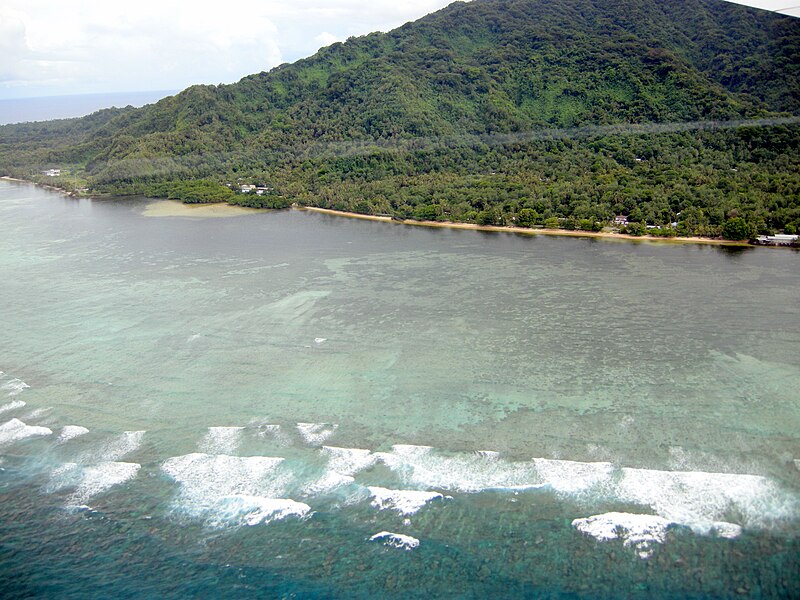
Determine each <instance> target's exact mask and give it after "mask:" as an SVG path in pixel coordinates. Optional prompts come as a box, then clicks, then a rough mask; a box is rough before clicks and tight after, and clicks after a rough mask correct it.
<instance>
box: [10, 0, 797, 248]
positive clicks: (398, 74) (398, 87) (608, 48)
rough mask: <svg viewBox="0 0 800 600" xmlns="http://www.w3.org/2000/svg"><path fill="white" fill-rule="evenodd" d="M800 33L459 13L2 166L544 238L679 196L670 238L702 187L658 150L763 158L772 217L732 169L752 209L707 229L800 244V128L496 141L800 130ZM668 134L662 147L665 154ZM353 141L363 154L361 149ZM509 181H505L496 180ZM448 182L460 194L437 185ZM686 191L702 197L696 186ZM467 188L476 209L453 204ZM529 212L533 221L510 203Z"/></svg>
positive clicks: (636, 5)
mask: <svg viewBox="0 0 800 600" xmlns="http://www.w3.org/2000/svg"><path fill="white" fill-rule="evenodd" d="M798 23H800V21H798V20H797V19H794V18H792V17H784V16H780V15H774V14H771V13H765V12H764V11H758V10H756V9H750V8H747V7H743V6H740V5H735V4H729V3H725V2H719V1H717V0H671V1H669V2H666V3H656V2H633V1H631V0H594V1H593V0H559V1H558V2H555V3H552V2H551V3H547V2H541V1H537V0H473V2H470V3H463V2H456V3H454V4H451V5H450V6H448V7H446V8H444V9H442V10H440V11H437V12H435V13H432V14H430V15H427V16H425V17H423V18H422V19H420V20H418V21H415V22H411V23H407V24H405V25H403V26H402V27H400V28H398V29H395V30H393V31H391V32H388V33H373V34H369V35H367V36H362V37H359V38H353V39H351V40H348V42H346V43H337V44H333V45H332V46H329V47H327V48H323V49H321V50H320V51H319V52H318V53H317V54H315V55H314V56H312V57H309V58H307V59H302V60H300V61H297V62H295V63H293V64H291V65H282V66H280V67H277V68H275V69H273V70H271V71H269V72H262V73H258V74H254V75H249V76H246V77H244V78H242V80H240V81H239V82H237V83H235V84H229V85H220V86H192V87H191V88H188V89H187V90H184V91H183V92H181V93H180V94H177V95H176V96H171V97H168V98H165V99H163V100H161V101H159V102H158V103H156V104H154V105H150V106H147V107H144V108H141V109H133V110H125V109H122V110H116V111H110V112H101V113H97V114H95V115H92V116H91V117H87V118H85V119H81V120H76V121H68V122H58V123H56V124H51V125H41V126H36V125H29V126H27V127H25V126H20V127H16V128H14V127H11V128H0V170H4V171H6V172H7V173H9V174H15V175H20V174H21V171H24V170H26V169H27V172H30V171H31V170H34V169H36V168H41V167H44V166H48V165H50V166H55V165H62V164H67V165H69V166H70V167H71V168H72V170H73V171H74V172H76V173H78V174H79V179H80V180H81V181H85V182H86V184H87V185H89V186H91V187H92V188H94V189H97V190H101V191H107V192H112V193H122V192H134V193H135V192H140V193H141V192H148V191H150V192H153V191H154V190H153V189H152V187H153V185H154V184H159V185H160V187H158V189H157V190H155V191H157V192H158V193H162V194H163V193H166V195H169V193H170V189H169V186H168V185H167V187H164V184H165V183H168V182H169V181H170V180H186V179H191V180H195V179H211V180H214V181H217V182H218V183H223V182H225V181H228V182H236V181H238V180H239V178H242V179H246V180H248V181H261V182H268V183H270V184H272V187H275V188H276V189H278V190H279V191H280V192H281V195H283V196H284V197H286V198H290V199H291V200H293V201H299V202H301V203H305V204H313V205H319V206H322V207H327V208H340V209H345V210H357V211H358V212H375V213H385V214H392V215H395V216H401V217H417V216H419V217H422V216H425V217H431V216H432V217H434V218H441V219H445V218H447V219H454V220H467V221H470V220H472V221H475V220H477V219H478V216H479V214H481V213H486V212H487V211H488V212H489V213H490V214H489V216H487V215H486V214H482V215H481V219H482V220H487V219H488V220H491V221H492V222H495V223H499V222H508V221H513V222H518V221H517V219H518V216H519V212H520V211H521V210H522V209H523V208H529V209H530V210H533V211H534V212H535V213H536V215H537V216H536V218H535V219H534V221H535V222H543V221H544V220H546V219H547V218H557V219H563V220H569V219H572V220H573V221H575V220H576V219H578V220H586V219H588V220H591V221H592V222H595V221H602V220H607V219H608V218H609V216H610V215H611V213H614V212H617V211H620V212H624V213H625V214H630V213H634V216H635V217H636V216H638V214H637V213H636V209H638V208H642V206H640V205H643V204H649V203H651V202H650V201H649V200H647V196H648V195H649V196H653V191H654V190H655V191H658V194H657V195H659V196H662V195H667V196H669V197H667V198H663V199H659V202H658V203H660V204H663V203H664V202H666V203H667V204H668V205H669V209H665V208H663V207H662V208H655V207H653V206H649V205H648V206H644V209H645V210H644V211H640V212H643V215H642V220H643V221H645V222H648V223H650V222H653V223H655V222H656V221H659V224H663V223H664V222H666V219H667V218H669V222H672V220H673V219H675V218H676V216H677V214H676V213H678V212H682V211H680V202H673V201H672V200H671V199H670V197H672V196H675V193H676V191H681V192H682V194H683V195H686V193H690V192H691V187H692V185H691V184H690V182H691V180H695V181H696V180H697V177H696V175H697V174H696V173H694V172H692V173H680V174H678V175H677V178H676V181H675V183H676V185H672V186H670V185H667V184H664V183H658V181H655V182H649V181H648V180H649V179H652V177H650V176H649V175H648V177H644V178H643V177H642V176H641V175H636V170H637V169H639V170H641V169H640V167H641V166H642V165H637V164H636V161H635V160H634V159H635V158H637V156H629V155H635V154H637V153H638V154H642V155H645V156H646V155H648V154H649V155H651V157H652V156H653V155H654V151H655V155H659V151H657V150H658V149H657V148H653V144H654V143H655V145H656V146H661V151H660V154H661V155H663V156H662V158H664V157H666V158H668V159H669V160H668V161H667V162H671V163H675V164H674V165H671V166H674V167H676V168H678V169H680V168H682V167H681V160H683V159H681V156H683V157H684V158H685V157H686V156H689V155H694V157H693V158H692V160H693V161H694V162H693V164H692V166H693V168H692V169H690V170H691V171H703V170H705V167H707V166H708V164H714V163H715V162H720V161H721V162H724V163H730V166H729V167H728V170H729V172H731V171H730V169H733V168H737V169H738V167H737V166H736V164H738V163H739V162H742V160H741V159H742V158H747V160H745V161H744V162H745V163H747V165H748V166H747V167H746V168H744V169H743V170H744V171H745V172H750V173H751V175H753V176H755V177H754V179H755V180H758V179H759V177H762V176H766V177H767V178H768V179H769V180H770V181H769V183H765V184H764V185H761V187H760V188H759V187H758V186H756V192H758V195H759V196H760V200H759V202H758V204H759V206H753V207H749V206H747V203H745V202H743V201H742V198H741V196H742V192H741V191H740V190H737V189H736V188H737V186H736V185H735V183H734V184H731V183H730V182H727V179H728V177H727V176H724V175H723V174H719V173H712V174H711V175H710V176H711V177H712V178H713V179H714V181H713V182H712V183H713V186H712V187H714V188H716V189H724V188H726V187H733V188H734V189H733V190H731V191H732V192H736V193H733V194H731V193H728V194H727V195H725V194H723V196H724V197H720V198H712V199H711V200H705V201H703V202H701V203H699V204H700V207H699V208H701V209H704V208H710V207H705V206H703V205H707V204H709V202H711V204H713V205H714V206H713V208H714V210H716V211H717V212H718V213H719V211H720V210H721V211H722V216H721V217H720V215H719V214H717V215H716V216H713V217H712V216H711V214H710V212H709V211H706V214H704V215H703V218H700V219H699V220H700V221H702V223H699V224H697V227H701V228H702V227H706V228H709V227H710V228H713V227H717V228H719V227H721V226H722V225H723V224H724V222H725V221H726V220H728V219H729V218H736V217H737V216H738V214H739V213H747V215H746V216H747V220H748V222H749V223H750V224H751V229H752V230H753V232H755V231H756V230H759V229H760V230H764V231H766V230H774V229H784V228H785V227H786V226H787V225H789V226H790V229H791V228H792V226H793V225H792V224H794V223H795V222H797V223H796V225H794V226H795V227H797V226H800V220H798V219H800V215H798V214H797V206H796V204H797V201H796V191H797V189H798V188H797V185H798V182H797V181H796V178H795V179H792V178H791V177H790V180H791V181H790V183H789V185H788V190H789V193H788V196H789V200H790V201H789V202H788V205H787V206H783V205H784V204H787V202H785V200H786V196H787V194H786V193H784V192H781V193H779V194H776V192H774V191H773V192H770V191H769V190H770V189H772V188H776V187H780V186H778V185H777V183H776V181H773V180H774V179H776V178H777V179H781V181H782V183H781V185H783V186H784V187H785V184H786V182H785V181H783V178H781V177H778V175H780V173H777V171H778V167H777V166H776V165H774V164H772V163H774V162H775V161H776V160H778V162H781V161H783V160H784V158H785V159H787V160H789V163H792V161H793V160H794V159H793V158H792V157H793V156H796V147H797V137H798V136H797V126H796V125H792V124H789V125H786V124H784V125H781V126H780V127H779V128H778V129H775V128H772V129H771V130H769V134H768V135H767V134H766V133H765V132H766V130H764V129H761V130H759V131H758V132H748V133H747V138H748V139H747V140H742V139H741V135H739V134H738V133H736V132H735V131H728V132H719V131H716V132H701V133H698V134H697V135H694V136H689V137H687V135H688V134H687V133H686V132H678V133H671V134H652V135H651V139H649V140H645V139H644V138H643V137H642V136H645V137H646V136H647V135H648V134H641V135H639V136H631V137H630V138H625V139H622V140H620V139H606V140H605V141H604V142H603V143H602V144H601V145H600V146H597V140H596V139H594V138H593V139H592V140H585V142H584V143H582V144H579V145H577V144H572V143H571V142H570V140H558V141H556V142H554V141H552V140H549V141H548V140H544V141H541V140H539V141H536V140H534V141H525V140H523V141H511V142H508V143H505V144H498V145H494V146H489V147H487V146H486V144H485V143H483V142H482V141H481V136H484V137H485V136H492V135H502V134H518V133H520V132H531V131H533V132H535V131H540V130H543V129H569V128H576V127H582V126H596V127H602V126H605V125H614V124H637V125H639V124H642V123H670V122H678V123H684V122H692V121H709V120H711V121H716V120H723V121H730V120H740V119H741V120H747V119H758V118H761V119H763V118H769V117H777V116H789V115H792V114H798V113H800V26H799V25H798ZM654 135H657V136H660V137H659V139H658V141H656V142H654V141H653V140H654V138H653V137H652V136H654ZM476 136H477V138H478V139H477V141H476V139H475V138H476ZM594 137H595V138H598V137H599V138H601V139H604V138H603V136H602V135H596V136H594ZM605 137H606V138H607V137H608V136H605ZM441 139H445V140H449V141H448V142H446V143H445V144H438V145H437V144H433V145H432V146H433V147H426V143H421V144H418V147H415V140H422V141H423V142H427V141H428V140H441ZM776 140H779V143H778V144H777V145H776ZM395 142H402V144H400V145H402V146H403V150H402V151H398V150H397V146H398V144H395V147H392V148H391V151H387V146H391V145H392V144H393V143H395ZM348 143H349V144H356V145H359V147H358V148H356V149H355V150H352V149H347V148H346V146H347V144H348ZM371 143H374V144H375V147H374V148H372V147H371V145H370V144H371ZM588 143H594V144H595V146H596V147H595V148H590V147H588V146H587V144H588ZM754 143H756V145H757V146H758V147H755V148H754V147H753V144H754ZM620 144H621V147H619V148H617V146H620ZM343 146H344V147H345V148H344V149H343ZM428 146H431V144H428ZM744 146H748V149H747V151H746V152H745V151H744V150H743V147H744ZM601 147H602V148H601ZM754 151H758V152H761V154H758V152H756V155H754V154H753V152H754ZM765 152H766V153H768V154H769V156H767V155H766V154H764V153H765ZM545 155H555V156H547V160H545V159H544V158H543V157H544V156H545ZM558 155H560V158H559V156H558ZM712 155H713V156H712ZM745 155H746V156H745ZM754 156H755V158H754ZM782 157H783V158H782ZM609 158H610V159H611V160H609ZM638 158H643V156H638ZM767 158H768V159H769V160H766V159H767ZM565 159H566V161H567V163H570V164H568V165H566V166H565V168H564V169H563V170H562V171H561V172H559V173H558V174H557V176H556V177H555V179H558V178H559V177H560V178H561V179H562V180H563V179H565V178H566V179H572V180H573V182H574V183H575V184H576V185H575V186H574V188H575V190H574V191H575V193H577V194H578V195H585V196H587V197H586V198H584V199H583V201H582V202H583V203H588V204H589V205H590V207H591V208H592V210H590V211H587V210H585V209H581V210H577V211H576V206H575V205H576V202H574V201H573V199H572V198H571V197H570V196H571V195H575V194H570V192H569V190H568V189H567V187H568V186H567V185H562V186H553V185H551V186H549V191H548V193H547V194H543V193H542V190H541V188H545V187H548V186H542V185H539V184H542V183H552V182H553V179H554V177H551V176H548V175H547V174H546V173H548V172H549V171H551V170H552V169H550V168H549V167H548V163H555V164H557V163H563V162H564V160H565ZM598 161H599V163H600V167H597V165H596V163H598ZM684 162H685V160H684ZM795 162H796V161H795ZM572 163H578V164H579V165H580V166H583V167H586V168H584V169H583V170H584V171H586V170H587V168H588V170H590V171H591V170H592V169H594V171H593V175H591V176H589V177H586V176H585V174H583V175H581V174H580V173H579V172H578V171H580V170H581V169H575V168H574V164H572ZM584 163H586V164H584ZM598 168H600V169H601V170H602V171H603V172H604V173H602V174H605V175H606V179H608V176H609V175H611V176H613V178H615V179H616V182H617V184H619V181H620V179H621V177H620V176H619V175H620V174H623V173H624V174H625V176H626V177H627V178H628V179H634V180H636V185H635V186H634V188H633V189H628V192H626V191H625V189H626V187H627V188H630V185H627V186H625V185H622V186H620V185H617V188H619V189H618V190H617V191H618V192H619V193H617V196H618V197H617V198H616V199H613V198H612V199H611V200H609V199H606V200H604V199H603V198H604V196H608V192H609V182H605V181H604V180H603V179H602V178H599V177H598V176H597V173H598V171H597V169H598ZM620 168H621V169H622V171H620V172H619V173H616V171H619V169H620ZM667 170H668V169H667ZM512 171H514V172H517V173H519V172H521V173H523V174H524V176H522V177H518V176H517V175H516V174H515V173H512ZM498 172H501V174H502V175H503V177H504V181H503V182H502V184H501V185H497V181H489V182H487V181H485V179H486V177H494V176H489V175H487V174H489V173H495V174H496V173H498ZM615 173H616V174H615ZM434 175H438V176H440V177H441V178H442V180H446V181H449V184H448V185H445V186H444V187H442V185H440V184H439V182H434V181H429V179H430V178H431V177H432V176H434ZM708 176H709V175H708V174H706V175H704V177H706V178H707V177H708ZM623 179H624V178H623ZM656 179H658V178H656ZM701 179H702V178H701ZM537 180H538V182H537ZM654 183H655V185H653V184H654ZM762 183H763V182H762ZM406 184H407V185H406ZM479 184H482V185H483V186H484V187H488V188H489V189H494V190H495V191H497V192H500V191H503V193H498V194H497V195H496V199H495V200H493V199H492V197H491V194H484V193H481V190H480V189H475V188H480V187H481V186H480V185H479ZM677 184H680V185H683V186H684V187H688V188H689V192H687V191H686V190H676V187H680V185H677ZM659 185H660V186H661V187H660V188H659ZM759 185H760V184H759ZM720 186H722V187H720ZM502 187H505V188H506V189H505V190H500V189H499V188H502ZM405 188H413V192H412V193H405V192H403V190H404V189H405ZM495 188H498V189H495ZM557 188H558V189H557ZM648 188H649V189H650V193H649V194H648V193H646V192H647V190H648ZM762 188H763V189H762ZM407 191H408V190H407V189H406V192H407ZM447 191H449V192H451V194H450V195H451V196H454V197H460V198H461V199H459V200H458V201H454V200H448V199H446V198H444V196H445V195H446V192H447ZM762 192H763V193H762ZM220 194H221V197H220V199H228V200H238V201H243V200H242V199H241V198H238V197H237V198H232V197H230V195H228V194H225V193H224V192H220ZM776 195H777V196H778V197H776ZM542 196H545V197H546V198H545V199H547V198H549V205H550V206H546V205H547V204H548V202H546V201H544V200H543V199H542V198H541V197H542ZM711 196H714V194H711ZM206 198H207V197H206ZM509 198H511V199H512V200H513V201H514V202H516V204H517V205H516V206H505V205H506V204H508V202H507V200H508V199H509ZM537 198H538V200H537ZM792 198H794V201H792ZM184 199H186V198H184ZM201 199H202V198H201ZM247 201H248V202H252V201H253V200H251V199H248V200H247ZM273 201H274V199H273ZM526 202H527V203H528V204H533V205H536V206H538V208H537V207H536V206H533V207H527V206H523V205H524V204H525V203H526ZM577 204H580V202H578V203H577ZM673 205H674V206H673ZM772 205H774V206H775V208H774V209H773V208H770V207H771V206H772ZM431 207H433V208H432V209H431ZM781 211H782V212H781ZM668 212H671V213H672V214H671V216H669V215H667V213H668ZM661 213H663V214H661ZM731 215H733V216H731ZM697 227H695V229H693V230H692V232H693V233H698V232H699V231H698V229H697ZM709 231H711V229H709Z"/></svg>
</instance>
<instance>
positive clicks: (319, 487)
mask: <svg viewBox="0 0 800 600" xmlns="http://www.w3.org/2000/svg"><path fill="white" fill-rule="evenodd" d="M354 481H355V479H353V478H352V477H350V476H349V475H342V474H341V473H337V472H336V471H325V473H323V474H322V475H321V476H320V477H319V478H317V479H315V480H314V481H312V482H311V483H309V484H307V485H306V486H305V487H304V488H303V494H304V495H306V496H320V495H322V494H327V493H330V492H332V491H334V490H336V489H338V488H341V487H344V486H346V485H350V484H351V483H353V482H354Z"/></svg>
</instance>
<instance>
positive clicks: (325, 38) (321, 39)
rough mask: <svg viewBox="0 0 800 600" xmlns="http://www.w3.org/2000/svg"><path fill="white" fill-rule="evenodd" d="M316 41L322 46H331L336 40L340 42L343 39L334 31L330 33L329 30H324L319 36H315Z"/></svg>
mask: <svg viewBox="0 0 800 600" xmlns="http://www.w3.org/2000/svg"><path fill="white" fill-rule="evenodd" d="M314 41H315V42H317V43H318V44H319V46H320V48H322V47H324V46H330V45H331V44H334V43H336V42H340V41H341V40H340V39H339V38H337V37H336V36H335V35H333V34H332V33H328V32H327V31H323V32H322V33H320V34H319V35H318V36H317V37H315V38H314Z"/></svg>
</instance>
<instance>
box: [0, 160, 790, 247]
mask: <svg viewBox="0 0 800 600" xmlns="http://www.w3.org/2000/svg"><path fill="white" fill-rule="evenodd" d="M0 180H3V181H12V182H16V183H27V184H31V185H35V186H39V187H41V188H44V189H47V190H51V191H54V192H58V193H60V194H64V195H65V196H68V197H71V198H77V197H79V196H77V195H76V194H74V193H70V192H67V191H65V190H63V189H61V188H59V187H55V186H52V185H47V184H44V183H37V182H35V181H29V180H26V179H18V178H16V177H9V176H7V175H4V176H2V177H0ZM81 197H83V196H81ZM85 197H86V198H89V199H92V198H95V197H96V196H85ZM152 200H153V201H154V202H165V201H167V200H166V199H163V198H162V199H157V198H153V199H152ZM169 202H174V203H179V204H180V205H181V206H185V207H186V211H183V210H176V211H175V212H174V213H171V211H166V210H165V211H163V212H161V211H154V212H153V213H152V214H147V215H145V216H203V217H207V216H236V215H241V214H245V211H246V212H248V213H249V212H256V211H261V210H273V209H260V208H247V207H240V206H237V205H235V204H228V203H227V202H224V203H223V202H219V203H211V204H202V205H196V206H195V205H185V204H183V203H181V202H180V201H178V200H172V201H169ZM223 205H224V207H225V209H228V208H230V209H233V210H235V211H236V212H235V213H228V214H223V213H226V212H228V211H227V210H225V209H222V208H221V207H222V206H223ZM209 206H216V207H219V208H218V209H216V210H214V209H212V210H210V211H208V213H211V212H212V211H213V212H218V213H219V214H213V215H212V214H202V213H203V212H204V211H203V210H198V209H201V208H203V207H205V208H206V209H208V207H209ZM236 209H241V212H240V211H239V210H236ZM292 210H301V211H310V212H316V213H321V214H326V215H330V216H334V217H342V218H346V219H361V220H363V221H378V222H382V223H395V224H398V225H410V226H413V227H432V228H440V229H463V230H468V231H486V232H495V233H514V234H521V235H531V236H535V235H549V236H561V237H580V238H596V239H604V240H617V241H629V242H648V243H663V244H698V245H706V246H733V247H739V248H761V247H764V248H785V247H784V246H760V245H757V244H750V243H748V242H746V241H739V242H737V241H733V240H723V239H715V238H702V237H672V238H664V237H656V236H649V235H642V236H635V235H630V234H625V233H612V232H606V231H579V230H568V229H544V228H542V229H531V228H528V227H516V226H513V225H477V224H476V223H457V222H455V221H415V220H413V219H402V220H398V219H394V218H392V217H387V216H381V215H364V214H361V213H353V212H347V211H342V210H334V209H332V208H319V207H316V206H297V205H292ZM192 211H195V212H194V214H192ZM158 213H161V214H158Z"/></svg>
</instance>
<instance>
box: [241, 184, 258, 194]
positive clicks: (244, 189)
mask: <svg viewBox="0 0 800 600" xmlns="http://www.w3.org/2000/svg"><path fill="white" fill-rule="evenodd" d="M254 189H256V186H254V185H250V184H247V183H243V184H242V185H240V186H239V190H240V191H241V192H242V193H243V194H249V193H250V192H252V191H253V190H254Z"/></svg>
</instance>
